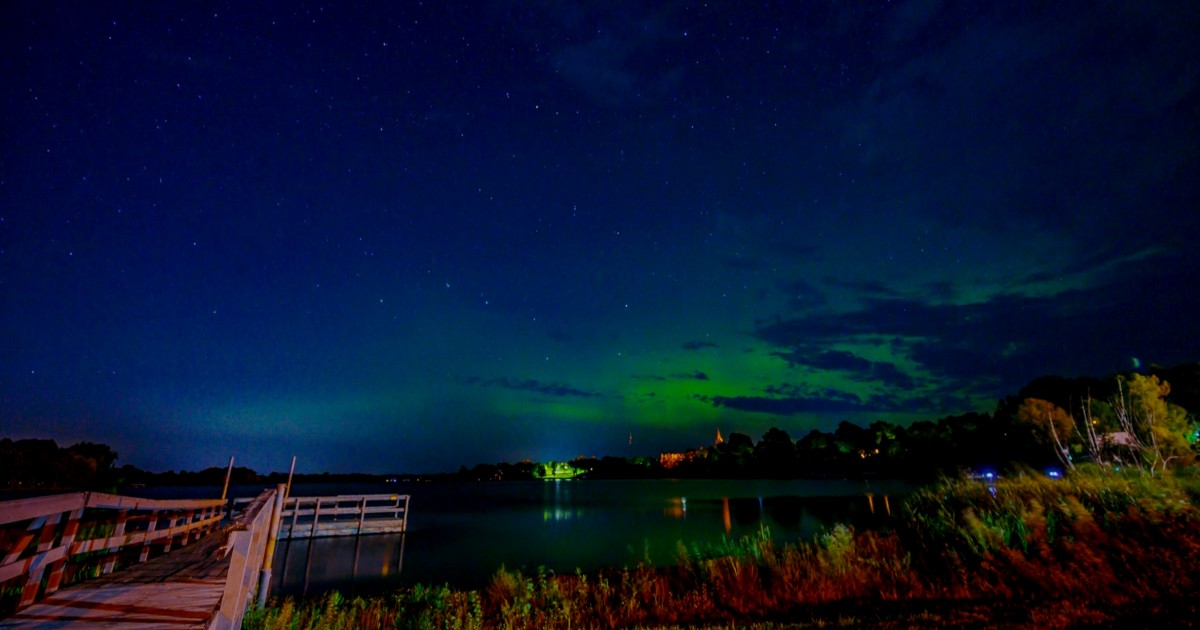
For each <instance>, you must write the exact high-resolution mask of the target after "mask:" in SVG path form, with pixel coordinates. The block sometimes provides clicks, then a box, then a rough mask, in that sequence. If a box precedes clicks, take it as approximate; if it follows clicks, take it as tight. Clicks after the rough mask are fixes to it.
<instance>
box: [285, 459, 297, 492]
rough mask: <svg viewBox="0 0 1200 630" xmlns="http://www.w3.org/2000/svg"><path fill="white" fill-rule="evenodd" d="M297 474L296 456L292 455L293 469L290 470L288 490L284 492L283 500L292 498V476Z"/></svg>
mask: <svg viewBox="0 0 1200 630" xmlns="http://www.w3.org/2000/svg"><path fill="white" fill-rule="evenodd" d="M295 472H296V456H295V455H292V467H291V469H289V470H288V482H287V488H285V489H284V491H283V498H284V499H285V500H286V499H287V498H288V497H290V496H292V475H293V474H295Z"/></svg>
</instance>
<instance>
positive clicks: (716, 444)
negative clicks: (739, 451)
mask: <svg viewBox="0 0 1200 630" xmlns="http://www.w3.org/2000/svg"><path fill="white" fill-rule="evenodd" d="M724 443H725V438H723V437H721V427H717V439H716V441H714V442H713V445H714V446H720V445H722V444H724Z"/></svg>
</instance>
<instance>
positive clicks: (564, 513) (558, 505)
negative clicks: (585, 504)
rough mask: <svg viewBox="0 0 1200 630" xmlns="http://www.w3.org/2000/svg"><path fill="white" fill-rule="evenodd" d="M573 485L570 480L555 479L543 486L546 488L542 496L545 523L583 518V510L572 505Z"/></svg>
mask: <svg viewBox="0 0 1200 630" xmlns="http://www.w3.org/2000/svg"><path fill="white" fill-rule="evenodd" d="M571 483H572V481H571V480H570V479H555V480H554V481H547V482H545V483H544V484H543V485H544V486H545V488H546V489H545V492H543V494H542V503H543V504H544V505H545V508H544V509H543V510H542V521H543V522H546V523H549V522H551V521H569V520H571V519H574V518H583V508H582V507H577V506H575V505H573V504H572V501H571Z"/></svg>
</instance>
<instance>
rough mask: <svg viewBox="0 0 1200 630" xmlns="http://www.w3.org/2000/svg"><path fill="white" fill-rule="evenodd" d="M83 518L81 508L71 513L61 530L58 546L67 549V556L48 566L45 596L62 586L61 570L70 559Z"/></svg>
mask: <svg viewBox="0 0 1200 630" xmlns="http://www.w3.org/2000/svg"><path fill="white" fill-rule="evenodd" d="M81 518H83V508H79V509H77V510H72V511H71V516H70V517H68V518H67V527H66V529H64V530H63V535H62V540H61V541H60V542H59V545H60V546H63V547H66V548H67V555H66V556H64V557H63V558H62V559H61V560H58V561H56V562H54V563H53V564H51V565H50V579H49V581H47V582H46V595H47V596H50V595H52V594H54V593H55V592H57V591H58V587H59V585H60V584H62V577H63V569H65V568H66V567H67V560H70V559H71V544H72V543H74V542H75V534H78V533H79V519H81Z"/></svg>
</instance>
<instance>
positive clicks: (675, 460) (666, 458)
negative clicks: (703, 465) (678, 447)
mask: <svg viewBox="0 0 1200 630" xmlns="http://www.w3.org/2000/svg"><path fill="white" fill-rule="evenodd" d="M706 455H707V453H705V452H704V451H698V450H696V449H694V448H689V449H688V450H686V451H684V452H682V453H661V454H659V456H658V463H659V465H661V466H662V467H663V468H666V469H668V470H669V469H671V468H674V467H676V466H678V465H680V464H682V463H684V462H690V461H695V460H697V459H703V458H704V457H705V456H706Z"/></svg>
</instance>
